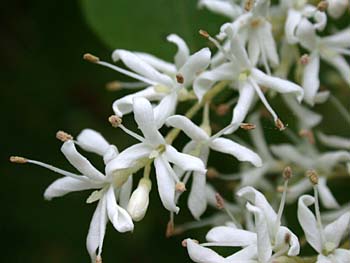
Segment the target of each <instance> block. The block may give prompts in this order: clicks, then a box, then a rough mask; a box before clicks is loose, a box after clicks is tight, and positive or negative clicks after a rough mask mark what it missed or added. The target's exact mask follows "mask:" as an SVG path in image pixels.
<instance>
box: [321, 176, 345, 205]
mask: <svg viewBox="0 0 350 263" xmlns="http://www.w3.org/2000/svg"><path fill="white" fill-rule="evenodd" d="M326 183H327V180H326V178H325V177H320V178H319V179H318V185H317V188H318V191H319V193H320V199H321V202H322V204H323V205H324V207H325V208H328V209H336V208H339V207H340V206H339V204H338V202H337V200H336V199H335V197H334V196H333V194H332V192H331V190H330V189H329V188H328V186H327V184H326Z"/></svg>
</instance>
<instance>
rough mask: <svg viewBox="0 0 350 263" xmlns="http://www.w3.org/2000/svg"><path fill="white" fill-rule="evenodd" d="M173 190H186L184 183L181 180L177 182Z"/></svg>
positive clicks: (181, 191)
mask: <svg viewBox="0 0 350 263" xmlns="http://www.w3.org/2000/svg"><path fill="white" fill-rule="evenodd" d="M175 190H176V191H177V192H180V193H183V192H185V191H186V185H185V184H184V183H183V182H178V183H176V185H175Z"/></svg>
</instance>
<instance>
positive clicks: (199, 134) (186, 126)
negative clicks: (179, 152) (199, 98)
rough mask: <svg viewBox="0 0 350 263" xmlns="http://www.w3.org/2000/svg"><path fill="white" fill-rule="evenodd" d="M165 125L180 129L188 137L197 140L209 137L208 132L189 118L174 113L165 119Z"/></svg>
mask: <svg viewBox="0 0 350 263" xmlns="http://www.w3.org/2000/svg"><path fill="white" fill-rule="evenodd" d="M166 125H168V126H171V127H174V128H178V129H180V130H182V131H183V132H184V133H185V134H186V135H187V136H188V137H190V138H191V139H192V140H194V141H197V142H202V141H206V140H208V139H209V136H208V134H207V133H206V132H205V131H204V130H203V129H201V128H200V127H198V126H197V125H196V124H194V123H193V122H192V121H191V120H190V119H188V118H187V117H185V116H182V115H174V116H171V117H169V118H168V119H167V120H166Z"/></svg>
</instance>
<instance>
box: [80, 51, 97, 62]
mask: <svg viewBox="0 0 350 263" xmlns="http://www.w3.org/2000/svg"><path fill="white" fill-rule="evenodd" d="M83 58H84V60H86V61H89V62H91V63H98V62H100V58H99V57H96V56H94V55H92V54H90V53H86V54H84V56H83Z"/></svg>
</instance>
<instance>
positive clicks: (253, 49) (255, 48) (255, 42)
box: [247, 34, 260, 66]
mask: <svg viewBox="0 0 350 263" xmlns="http://www.w3.org/2000/svg"><path fill="white" fill-rule="evenodd" d="M247 52H248V56H249V60H250V61H251V63H252V65H254V66H256V64H257V63H258V61H259V57H260V46H259V38H258V35H257V34H251V35H250V36H249V41H248V46H247Z"/></svg>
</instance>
